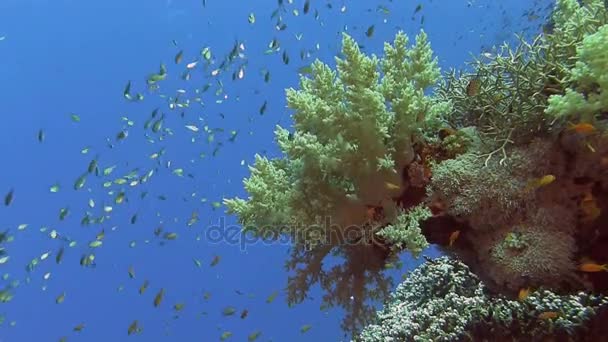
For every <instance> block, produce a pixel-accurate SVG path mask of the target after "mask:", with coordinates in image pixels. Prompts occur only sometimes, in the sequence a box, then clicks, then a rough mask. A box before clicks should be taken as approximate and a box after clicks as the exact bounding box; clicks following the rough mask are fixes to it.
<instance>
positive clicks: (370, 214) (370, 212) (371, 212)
mask: <svg viewBox="0 0 608 342" xmlns="http://www.w3.org/2000/svg"><path fill="white" fill-rule="evenodd" d="M366 207H367V209H366V210H365V216H367V219H368V220H370V221H374V220H375V217H376V207H374V206H371V205H368V206H366Z"/></svg>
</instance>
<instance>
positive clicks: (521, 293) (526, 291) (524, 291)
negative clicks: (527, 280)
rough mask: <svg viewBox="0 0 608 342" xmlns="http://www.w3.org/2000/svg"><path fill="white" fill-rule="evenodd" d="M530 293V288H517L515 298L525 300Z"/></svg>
mask: <svg viewBox="0 0 608 342" xmlns="http://www.w3.org/2000/svg"><path fill="white" fill-rule="evenodd" d="M529 294H530V288H529V287H526V288H525V289H521V290H519V294H518V295H517V299H518V300H519V301H520V302H521V301H523V300H525V299H526V298H528V295H529Z"/></svg>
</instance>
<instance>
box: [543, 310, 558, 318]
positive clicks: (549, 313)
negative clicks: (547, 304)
mask: <svg viewBox="0 0 608 342" xmlns="http://www.w3.org/2000/svg"><path fill="white" fill-rule="evenodd" d="M557 316H559V313H558V312H556V311H545V312H543V313H541V314H540V315H538V319H553V318H556V317H557Z"/></svg>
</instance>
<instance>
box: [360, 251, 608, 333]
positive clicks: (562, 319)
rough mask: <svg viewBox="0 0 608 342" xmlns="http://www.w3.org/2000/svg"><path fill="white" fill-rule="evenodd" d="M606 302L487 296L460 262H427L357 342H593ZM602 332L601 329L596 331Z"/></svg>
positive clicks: (549, 295) (537, 294)
mask: <svg viewBox="0 0 608 342" xmlns="http://www.w3.org/2000/svg"><path fill="white" fill-rule="evenodd" d="M607 307H608V298H606V297H604V296H602V295H592V294H587V293H584V292H579V293H576V294H570V295H558V294H556V293H553V292H551V291H548V290H538V291H534V292H532V293H530V294H529V295H528V296H527V297H526V298H524V299H523V300H511V299H509V298H506V297H503V296H500V295H495V294H492V293H491V292H490V291H489V290H488V289H487V288H486V287H485V286H484V284H483V283H482V282H481V281H480V280H479V279H478V278H477V276H476V275H475V274H474V273H472V272H471V271H470V270H469V268H468V267H467V266H466V265H465V264H463V263H462V262H460V261H457V260H455V259H451V258H448V257H441V258H438V259H435V260H428V261H427V262H426V263H425V264H423V265H422V266H420V267H419V268H417V269H416V270H414V271H413V272H411V273H410V274H409V275H408V277H407V279H406V280H405V281H404V282H403V283H402V284H401V285H399V286H398V287H397V289H396V291H395V292H394V294H393V295H392V296H391V299H390V300H389V301H388V302H387V304H386V306H385V308H384V309H383V310H382V311H380V312H378V314H377V319H376V322H375V323H373V324H370V325H369V326H367V327H366V328H365V329H364V330H363V331H362V332H361V334H360V335H359V336H358V337H357V338H355V340H356V341H365V342H372V341H382V342H386V341H484V340H487V339H488V338H490V337H491V340H492V341H544V340H546V339H547V338H552V339H551V340H553V341H562V340H563V341H567V340H569V341H598V338H600V337H601V336H604V337H605V333H606V331H605V328H602V327H601V325H602V321H603V320H604V319H605V318H606V316H607V313H608V310H607ZM601 329H604V330H601Z"/></svg>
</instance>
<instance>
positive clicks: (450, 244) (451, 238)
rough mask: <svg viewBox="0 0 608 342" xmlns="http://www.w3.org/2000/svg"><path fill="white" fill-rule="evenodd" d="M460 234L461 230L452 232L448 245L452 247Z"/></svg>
mask: <svg viewBox="0 0 608 342" xmlns="http://www.w3.org/2000/svg"><path fill="white" fill-rule="evenodd" d="M459 235H460V230H455V231H453V232H452V234H450V242H449V243H448V246H450V247H452V245H453V244H454V242H455V241H456V239H458V236H459Z"/></svg>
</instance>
